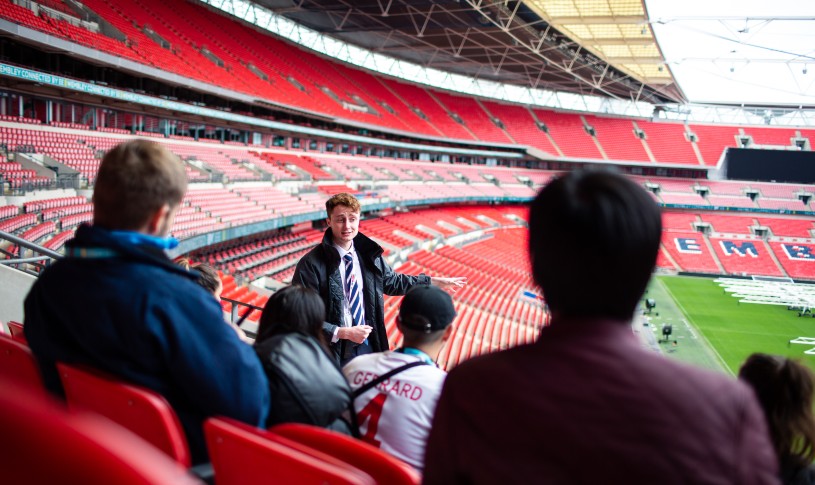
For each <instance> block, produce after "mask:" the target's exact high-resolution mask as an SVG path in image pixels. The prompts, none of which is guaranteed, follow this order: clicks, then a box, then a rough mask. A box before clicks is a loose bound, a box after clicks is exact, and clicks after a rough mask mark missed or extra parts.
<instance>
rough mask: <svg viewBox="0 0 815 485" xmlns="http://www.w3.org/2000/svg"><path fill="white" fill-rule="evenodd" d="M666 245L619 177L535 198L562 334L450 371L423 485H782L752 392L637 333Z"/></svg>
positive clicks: (655, 217)
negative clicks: (650, 346)
mask: <svg viewBox="0 0 815 485" xmlns="http://www.w3.org/2000/svg"><path fill="white" fill-rule="evenodd" d="M661 232H662V224H661V214H660V210H659V207H658V206H657V205H656V203H655V202H654V201H653V200H652V198H651V197H650V196H649V195H648V194H647V193H646V192H645V190H644V189H643V188H642V187H640V186H638V185H637V184H636V183H634V182H632V181H631V180H629V179H627V178H625V177H623V176H622V175H618V174H615V173H611V172H607V171H575V172H571V173H569V174H567V175H564V176H562V177H559V178H557V179H555V180H553V181H552V182H550V183H549V184H548V185H547V186H546V187H545V188H544V189H543V190H542V191H541V192H540V193H539V194H538V196H537V197H536V198H535V200H534V201H533V202H532V207H531V211H530V218H529V254H530V260H531V264H532V274H533V276H534V279H535V281H536V282H537V283H538V284H539V285H540V287H541V290H542V292H543V296H544V298H545V299H546V303H547V304H548V305H549V309H550V312H551V325H549V326H547V327H544V328H543V329H542V330H541V333H540V338H539V339H538V341H537V342H535V343H532V344H528V345H522V346H518V347H515V348H513V349H510V350H507V351H504V352H497V353H495V354H491V355H487V356H483V357H478V358H475V359H472V360H469V361H467V362H464V363H463V364H461V365H459V366H458V367H456V368H455V369H453V370H452V371H451V372H450V375H449V376H448V378H447V380H446V382H445V385H444V389H443V390H442V395H441V397H440V399H439V404H438V407H437V409H436V416H435V418H434V422H433V429H432V430H431V432H430V437H429V440H428V444H427V451H426V455H425V474H424V481H425V483H427V484H441V483H444V484H447V483H472V484H479V483H484V484H486V483H536V482H542V483H595V482H597V481H601V482H604V483H626V484H651V483H661V484H674V483H676V484H679V483H733V484H736V483H738V484H765V483H766V484H769V483H777V480H778V479H777V477H776V462H775V457H774V456H773V452H772V447H771V445H770V443H769V439H768V434H767V429H766V425H765V424H764V419H763V416H762V415H761V409H760V408H759V406H758V403H756V400H755V397H754V396H753V393H752V392H751V391H750V389H749V388H747V386H746V385H744V384H743V383H740V382H738V381H736V380H735V379H731V378H728V377H725V376H722V375H719V374H715V373H712V372H709V371H704V370H702V369H697V368H694V367H691V366H688V365H686V364H682V363H679V362H676V361H673V360H669V359H666V358H665V357H663V356H660V355H657V354H655V353H654V352H652V351H650V350H647V349H644V348H643V347H642V346H641V344H640V342H639V341H638V340H637V338H636V337H635V336H634V334H633V332H632V329H631V321H632V319H633V315H634V312H635V309H636V308H637V306H638V304H639V300H640V298H641V297H642V294H643V292H644V290H645V287H646V285H647V283H648V280H649V279H650V277H651V273H652V271H653V269H654V266H655V263H656V258H657V251H658V250H659V244H660V238H661Z"/></svg>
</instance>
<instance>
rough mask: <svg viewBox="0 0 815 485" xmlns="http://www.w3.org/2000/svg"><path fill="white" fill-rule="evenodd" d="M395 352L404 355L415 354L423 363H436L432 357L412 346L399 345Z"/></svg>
mask: <svg viewBox="0 0 815 485" xmlns="http://www.w3.org/2000/svg"><path fill="white" fill-rule="evenodd" d="M396 352H399V353H400V354H405V355H415V356H416V357H418V358H420V359H421V360H422V361H423V362H424V363H425V364H430V365H436V363H435V362H433V359H431V358H430V356H429V355H427V354H425V353H424V352H422V351H421V350H419V349H416V348H413V347H401V348H398V349H396Z"/></svg>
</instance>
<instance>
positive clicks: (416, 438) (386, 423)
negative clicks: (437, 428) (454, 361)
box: [342, 286, 456, 470]
mask: <svg viewBox="0 0 815 485" xmlns="http://www.w3.org/2000/svg"><path fill="white" fill-rule="evenodd" d="M455 316H456V310H455V308H454V307H453V300H452V299H451V298H450V295H448V294H447V293H445V292H444V290H441V289H440V288H438V287H436V286H416V287H414V288H412V289H411V290H410V291H408V293H407V295H405V298H404V299H403V300H402V304H401V306H400V307H399V316H398V317H397V320H396V322H397V324H396V325H397V327H398V328H399V330H400V331H401V332H402V334H403V335H404V345H403V346H402V347H400V348H398V349H396V350H393V351H386V352H378V353H375V354H367V355H361V356H359V357H357V358H356V359H354V360H352V361H351V362H349V363H348V364H347V365H346V366H345V367H343V369H342V371H343V373H344V374H345V377H346V378H347V379H348V382H349V383H350V384H351V389H353V391H354V407H355V409H356V413H357V416H356V417H357V422H358V424H359V426H360V434H361V435H362V439H363V440H365V441H367V442H368V443H370V444H372V445H374V446H377V447H379V448H381V449H383V450H384V451H387V452H388V453H390V454H392V455H394V456H395V457H397V458H399V459H401V460H403V461H405V462H407V463H409V464H411V465H413V466H414V467H416V468H417V469H419V470H421V469H422V467H423V465H424V449H425V443H426V442H427V434H428V433H429V432H430V426H431V424H432V423H433V413H434V412H435V411H436V402H437V401H438V399H439V394H441V388H442V385H443V384H444V378H445V377H446V376H447V373H446V372H444V371H443V370H441V369H439V368H438V367H436V363H435V362H436V359H437V358H438V357H439V351H441V348H442V346H443V345H444V342H445V341H446V340H447V339H448V338H449V337H450V335H451V334H452V332H453V325H451V323H452V322H453V319H454V318H455ZM377 376H378V377H377Z"/></svg>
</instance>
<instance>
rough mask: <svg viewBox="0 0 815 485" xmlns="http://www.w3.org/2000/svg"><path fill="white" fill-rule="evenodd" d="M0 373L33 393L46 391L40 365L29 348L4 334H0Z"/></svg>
mask: <svg viewBox="0 0 815 485" xmlns="http://www.w3.org/2000/svg"><path fill="white" fill-rule="evenodd" d="M0 375H2V376H4V377H6V378H7V379H8V380H9V381H13V382H16V383H18V384H19V385H21V386H26V387H28V388H30V389H31V390H32V391H33V392H34V393H37V394H42V395H44V394H45V393H46V391H45V385H44V384H43V381H42V374H40V367H39V365H38V364H37V360H36V359H35V358H34V354H32V353H31V349H29V348H28V346H27V345H25V344H22V343H20V342H18V341H16V340H13V339H12V338H11V336H9V335H6V334H0Z"/></svg>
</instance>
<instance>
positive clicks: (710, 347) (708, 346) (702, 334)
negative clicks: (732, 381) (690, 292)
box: [657, 278, 734, 375]
mask: <svg viewBox="0 0 815 485" xmlns="http://www.w3.org/2000/svg"><path fill="white" fill-rule="evenodd" d="M657 281H658V282H659V284H660V285H662V288H664V289H665V291H666V292H667V293H668V295H670V297H671V299H673V301H674V303H676V306H678V307H679V310H680V311H681V312H682V313H683V314H684V315H685V318H687V319H688V321H689V322H690V323H691V324H692V325H693V326H694V327H696V330H698V331H699V332H698V333H699V336H700V337H701V339H700V340H701V341H702V342H703V344H704V345H703V347H704V348H705V349H707V351H708V352H712V353H713V355H714V356H716V358H717V359H718V360H719V364H721V365H722V367H724V369H725V370H726V371H727V372H729V373H730V374H731V375H734V373H733V371H732V370H731V369H730V366H729V365H727V363H726V362H725V361H724V359H723V358H722V356H721V355H720V354H719V352H718V351H717V350H716V347H714V346H713V345H711V343H710V341H709V340H708V339H707V337H706V336H705V332H703V331H702V330H701V329H700V328H699V325H696V322H694V321H693V318H691V316H690V313H688V312H687V311H686V310H685V307H684V306H682V303H681V302H680V301H679V300H678V299H677V298H676V297H675V296H674V294H673V292H672V291H671V289H670V288H668V285H666V284H665V283H663V282H662V280H661V279H659V278H657Z"/></svg>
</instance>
